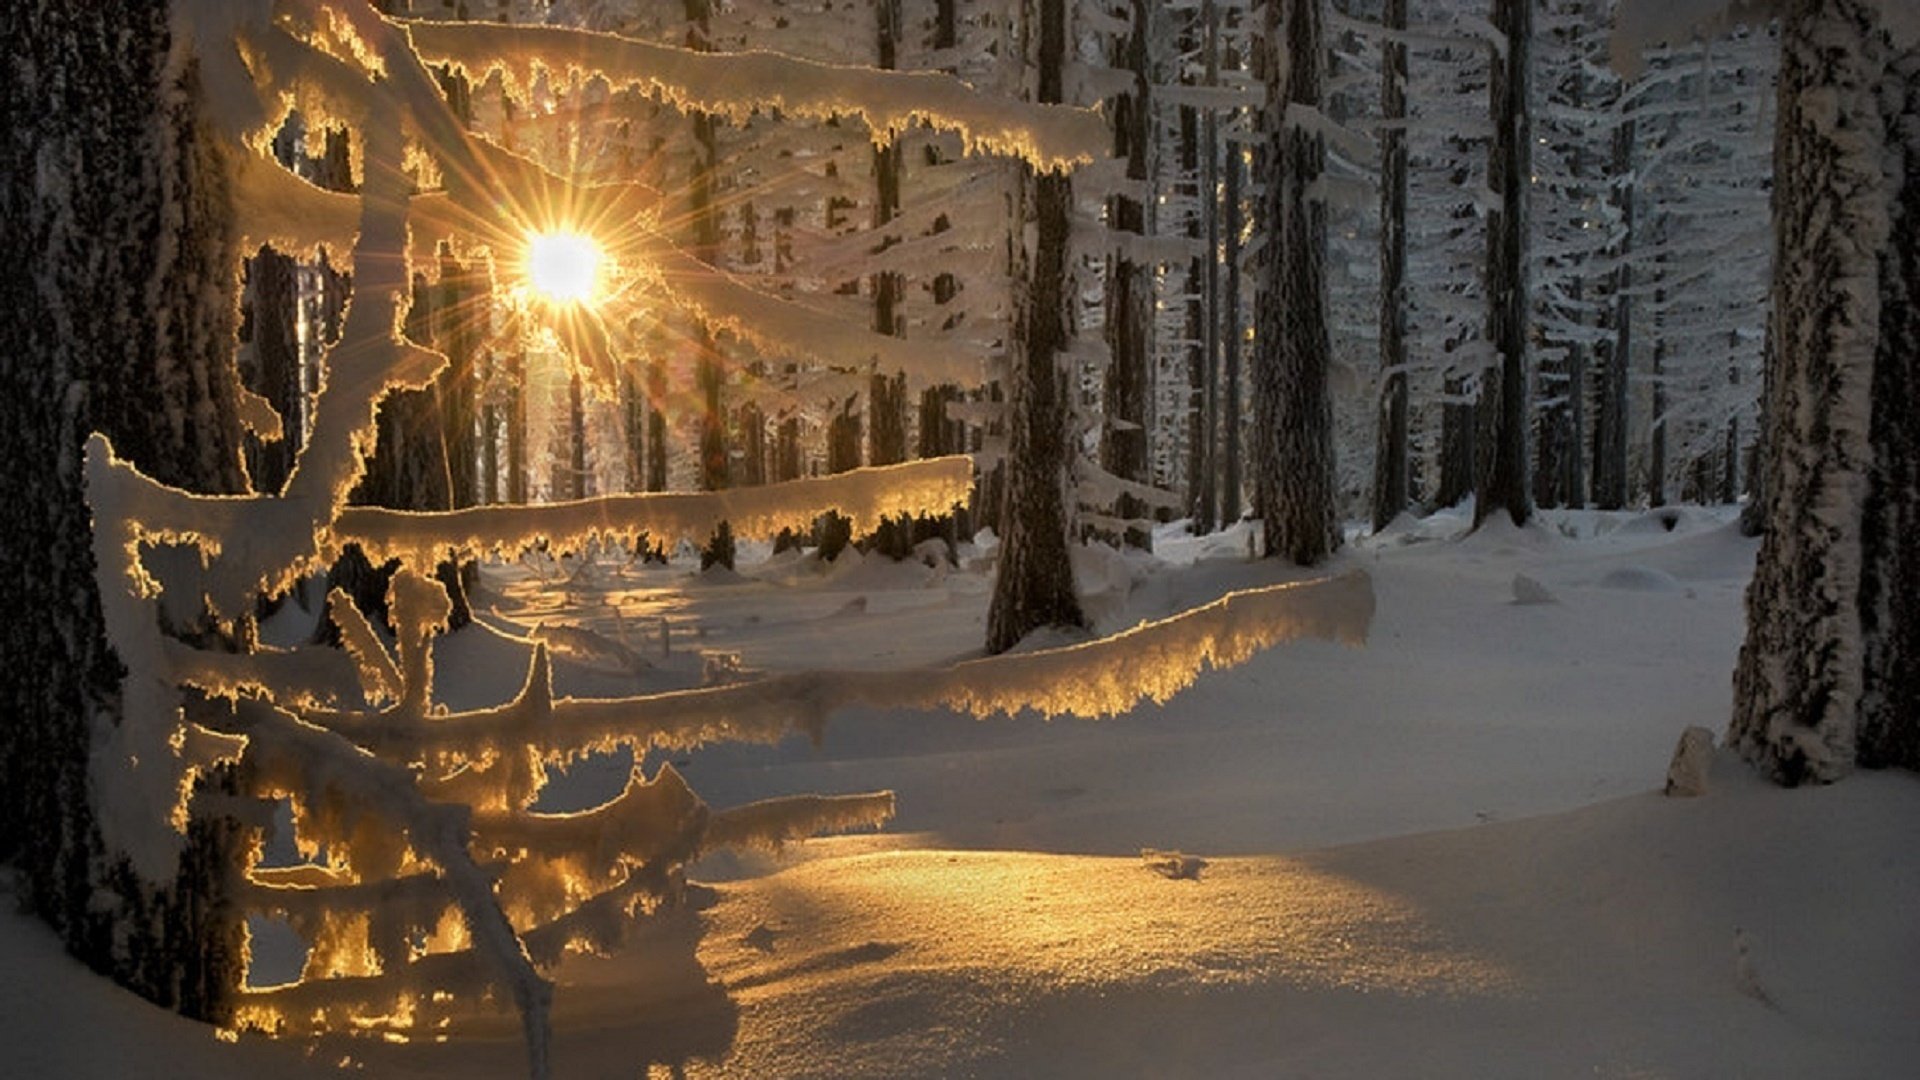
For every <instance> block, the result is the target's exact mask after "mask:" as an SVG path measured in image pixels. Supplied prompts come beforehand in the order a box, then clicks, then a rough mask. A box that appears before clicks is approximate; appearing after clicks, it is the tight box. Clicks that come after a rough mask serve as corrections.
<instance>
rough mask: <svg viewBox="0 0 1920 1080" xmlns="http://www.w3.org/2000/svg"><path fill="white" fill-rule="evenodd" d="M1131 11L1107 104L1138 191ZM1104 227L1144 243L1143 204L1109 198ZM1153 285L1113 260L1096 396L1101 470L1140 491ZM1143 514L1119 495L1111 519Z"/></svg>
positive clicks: (1148, 85) (1148, 141)
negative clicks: (1118, 77) (1117, 80)
mask: <svg viewBox="0 0 1920 1080" xmlns="http://www.w3.org/2000/svg"><path fill="white" fill-rule="evenodd" d="M1132 4H1133V8H1132V21H1133V26H1132V29H1131V31H1130V33H1129V34H1128V36H1127V41H1126V44H1125V47H1124V48H1123V49H1122V51H1121V55H1120V56H1118V57H1116V58H1115V61H1116V62H1115V66H1116V67H1121V68H1124V69H1126V70H1127V71H1129V72H1131V73H1132V74H1133V86H1132V89H1131V90H1130V91H1129V92H1127V93H1125V94H1121V95H1120V96H1118V97H1116V98H1115V99H1114V105H1113V152H1114V156H1115V157H1118V158H1124V159H1125V160H1126V163H1127V179H1128V180H1130V181H1133V182H1135V183H1136V184H1139V185H1141V186H1142V187H1143V188H1144V187H1145V185H1146V184H1147V180H1148V177H1149V176H1150V175H1151V171H1152V158H1151V154H1152V152H1153V106H1152V88H1153V80H1154V79H1155V78H1156V77H1157V73H1156V72H1155V71H1154V70H1153V65H1152V63H1151V60H1150V59H1149V57H1150V46H1151V44H1152V37H1151V35H1152V29H1153V28H1152V21H1153V18H1154V15H1153V10H1152V7H1151V5H1149V4H1148V2H1147V0H1132ZM1108 220H1109V221H1110V222H1111V225H1112V228H1113V229H1114V230H1115V231H1116V232H1121V233H1125V234H1127V235H1130V236H1142V235H1145V233H1146V231H1147V207H1146V203H1145V202H1144V201H1143V200H1142V199H1141V198H1139V197H1138V196H1137V195H1136V194H1129V193H1123V194H1118V195H1115V196H1113V198H1112V199H1111V200H1110V201H1109V204H1108ZM1123 243H1124V241H1123ZM1153 278H1154V268H1153V265H1152V264H1150V263H1141V262H1139V261H1137V259H1136V256H1135V255H1134V253H1133V252H1132V251H1131V250H1129V249H1127V248H1125V247H1123V248H1122V249H1121V251H1120V253H1119V254H1118V255H1117V256H1115V257H1114V259H1113V260H1112V263H1111V265H1110V267H1109V269H1108V272H1107V311H1106V316H1107V350H1108V353H1109V356H1110V359H1109V362H1108V365H1107V372H1106V379H1105V386H1104V388H1103V389H1104V392H1105V393H1104V396H1105V399H1106V415H1105V424H1104V425H1103V426H1102V428H1101V432H1100V465H1101V467H1102V468H1104V469H1106V470H1107V471H1108V472H1110V473H1112V474H1113V475H1115V476H1118V477H1120V478H1122V479H1125V480H1133V481H1136V482H1140V483H1145V482H1146V481H1147V479H1148V455H1147V408H1148V403H1149V398H1150V396H1151V394H1152V368H1153V314H1154V310H1153V308H1154V304H1153V301H1154V296H1153V291H1154V290H1153ZM1146 514H1147V507H1146V505H1145V504H1144V503H1143V502H1141V500H1139V499H1138V498H1136V497H1134V496H1132V495H1129V494H1122V495H1121V496H1120V497H1119V499H1118V500H1116V501H1115V503H1114V515H1115V516H1116V517H1119V518H1121V519H1123V520H1129V521H1131V520H1136V519H1140V518H1144V517H1145V516H1146ZM1122 540H1123V542H1125V543H1126V544H1129V545H1131V546H1134V547H1140V548H1149V547H1151V546H1152V544H1153V533H1152V531H1151V530H1148V529H1143V528H1136V527H1129V528H1127V529H1125V530H1124V531H1123V532H1122Z"/></svg>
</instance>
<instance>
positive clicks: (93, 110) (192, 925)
mask: <svg viewBox="0 0 1920 1080" xmlns="http://www.w3.org/2000/svg"><path fill="white" fill-rule="evenodd" d="M168 49H169V42H168V37H167V12H166V7H165V5H157V4H148V3H125V2H117V0H101V2H99V3H88V4H69V3H42V2H30V3H23V4H16V5H14V6H13V8H12V9H11V10H10V11H9V13H8V17H7V18H6V19H4V20H0V55H4V56H6V58H7V63H6V65H5V67H4V72H0V101H6V102H9V103H11V104H12V105H14V106H18V107H14V108H10V109H9V110H8V119H7V122H6V130H7V135H6V137H5V138H4V139H0V235H4V238H5V242H6V246H7V249H8V252H9V257H11V258H23V257H29V256H30V257H31V258H32V259H33V260H34V265H33V270H32V272H30V273H29V272H25V271H24V270H22V271H18V272H9V273H6V274H4V275H0V355H3V356H5V357H6V359H5V361H4V362H0V412H4V417H0V500H4V505H5V506H6V507H7V513H6V514H5V516H4V517H5V520H4V522H3V523H0V572H4V574H5V577H6V581H7V582H8V583H9V587H10V589H11V590H12V593H11V596H10V600H11V601H12V602H13V603H14V604H15V605H17V606H16V609H15V610H17V611H19V612H21V613H23V614H22V617H20V618H15V619H10V620H8V621H7V623H6V628H5V629H4V630H0V640H4V649H5V652H4V655H5V658H6V663H7V666H8V668H9V669H10V670H9V674H8V677H7V679H6V680H5V683H4V689H3V690H0V704H4V707H5V713H6V721H5V722H4V723H0V757H3V758H4V760H6V761H8V762H10V763H12V768H10V770H9V773H8V776H7V780H6V782H5V783H4V784H0V859H4V860H6V861H7V862H9V863H11V864H12V865H13V866H15V867H16V868H18V869H19V871H20V874H21V876H20V900H21V901H22V902H23V903H24V904H25V905H26V906H27V907H28V908H30V909H31V910H33V911H34V912H35V913H37V914H38V915H39V916H40V917H42V918H44V919H45V920H46V921H47V922H48V923H50V924H51V925H52V926H53V928H54V930H55V931H56V932H57V933H58V934H59V936H60V938H61V939H62V940H63V941H64V942H65V943H66V945H67V948H68V949H69V950H71V951H72V952H73V953H74V955H75V956H77V957H79V958H80V959H81V960H82V961H84V962H85V963H86V964H88V965H89V966H90V967H92V968H94V969H95V970H97V971H100V972H103V973H105V974H108V975H110V976H111V977H112V978H114V979H115V980H116V981H118V982H120V983H121V984H122V985H125V986H127V987H128V988H130V989H132V990H134V991H136V992H137V993H139V994H141V995H143V996H145V997H147V998H150V999H152V1000H153V1001H156V1002H158V1003H160V1004H162V1005H165V1006H167V1007H170V1008H173V1009H176V1010H178V1011H180V1012H183V1013H186V1014H188V1015H190V1016H195V1017H200V1018H203V1019H208V1020H214V1021H225V1020H227V1019H228V1018H229V1017H230V1015H231V1009H232V1005H233V1000H234V994H235V992H236V991H237V990H238V988H239V985H240V979H241V976H242V972H243V967H244V964H245V960H244V955H243V954H244V950H245V944H244V930H243V926H242V922H241V912H240V911H239V909H238V908H237V907H236V906H235V903H234V895H235V891H236V890H237V888H238V886H239V868H240V866H241V864H242V856H243V852H244V850H245V847H246V844H247V843H249V842H250V837H249V836H247V835H246V834H245V832H244V830H242V829H241V827H239V826H238V825H236V824H233V823H231V822H228V821H225V820H222V819H208V818H202V817H196V818H195V820H194V821H193V822H192V823H191V824H190V825H189V827H188V830H187V836H186V838H185V840H184V848H183V852H182V855H181V857H180V860H179V863H178V869H177V872H176V873H175V874H174V875H173V876H172V877H171V879H169V880H165V881H161V882H147V881H144V880H141V879H140V878H139V876H138V875H137V874H136V873H135V872H134V870H133V868H132V866H131V865H130V864H129V863H128V861H127V859H126V855H125V853H123V852H120V851H115V850H108V849H107V848H106V846H105V842H104V841H103V840H102V837H101V833H100V831H99V827H98V825H97V823H96V818H95V811H94V797H93V794H92V792H91V788H90V782H89V768H88V755H89V749H90V746H91V745H92V740H93V729H94V727H95V725H114V724H118V723H119V717H120V716H121V715H122V704H121V702H122V694H123V692H124V690H123V686H122V677H123V672H122V669H121V666H120V662H119V660H118V658H117V657H116V656H115V655H114V653H113V650H112V648H111V646H110V645H109V644H108V642H107V640H106V636H105V633H106V631H105V628H104V626H103V623H102V617H101V611H100V599H99V592H98V586H97V583H96V580H95V575H94V569H95V568H94V561H93V558H92V541H91V531H90V524H91V518H92V514H91V511H90V510H89V508H88V505H87V503H86V501H85V497H84V491H83V487H82V472H81V461H82V445H83V444H84V442H85V440H86V438H87V437H88V435H89V433H91V432H94V431H99V432H102V433H104V434H105V435H107V436H108V438H110V439H111V440H112V442H113V445H114V449H115V450H116V451H117V452H118V453H119V454H120V455H122V456H124V457H126V458H128V459H130V460H131V461H132V462H133V463H134V464H135V465H137V466H138V467H139V468H140V469H142V470H143V471H145V472H146V473H147V474H148V475H150V476H153V477H155V478H156V479H158V480H161V481H162V482H165V483H168V484H172V485H176V486H179V487H184V488H187V489H190V490H197V491H204V492H222V493H238V492H240V491H241V490H242V489H243V483H244V473H243V469H242V465H241V457H242V434H241V431H240V427H239V421H238V409H237V397H236V395H237V386H238V383H237V379H236V377H235V370H234V366H233V364H232V362H231V358H232V349H233V341H234V335H235V331H236V326H235V320H236V317H237V313H238V309H239V305H238V302H237V291H238V282H239V270H240V260H241V253H240V252H239V251H238V250H237V247H236V240H235V237H234V236H233V235H232V233H231V219H230V210H229V209H228V195H227V191H226V187H225V183H226V181H225V175H226V173H225V165H224V164H223V163H222V162H221V161H220V156H221V154H222V153H223V151H222V149H221V148H220V146H219V145H218V143H217V142H216V141H215V140H214V139H213V138H212V137H211V136H210V135H209V134H208V133H207V132H206V131H205V130H203V128H202V126H201V123H200V117H199V108H200V101H201V97H200V87H199V83H198V79H197V77H196V76H195V72H194V69H193V67H192V65H191V64H190V63H184V62H183V63H181V64H180V65H178V66H175V65H173V64H170V62H169V56H168ZM49 175H53V176H59V177H60V178H61V179H60V182H59V183H46V182H45V180H44V179H43V178H45V177H47V176H49ZM140 692H142V693H152V692H154V691H153V690H151V689H147V690H143V691H140ZM232 780H233V777H232V776H231V775H228V774H220V775H216V776H215V777H214V778H213V779H212V780H210V781H206V783H211V784H215V785H219V786H221V787H223V788H226V789H227V790H231V782H232ZM161 812H162V810H161V808H158V807H156V808H155V813H156V814H158V813H161Z"/></svg>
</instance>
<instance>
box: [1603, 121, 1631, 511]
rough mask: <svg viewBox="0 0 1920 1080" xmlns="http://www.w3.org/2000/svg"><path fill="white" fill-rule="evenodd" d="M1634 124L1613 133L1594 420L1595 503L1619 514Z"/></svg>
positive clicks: (1623, 486) (1623, 484)
mask: <svg viewBox="0 0 1920 1080" xmlns="http://www.w3.org/2000/svg"><path fill="white" fill-rule="evenodd" d="M1635 137H1636V136H1635V123H1634V120H1633V118H1632V117H1627V118H1626V119H1624V120H1622V121H1621V123H1620V126H1619V127H1618V128H1616V129H1615V130H1614V134H1613V175H1614V177H1615V179H1614V199H1615V201H1616V204H1617V206H1618V208H1619V213H1620V240H1619V243H1618V244H1617V245H1616V246H1615V248H1614V252H1613V257H1614V260H1615V262H1614V266H1615V269H1614V280H1613V298H1614V299H1613V304H1614V307H1613V350H1612V352H1611V353H1609V354H1608V356H1607V360H1606V364H1605V365H1604V366H1603V367H1602V368H1601V369H1600V394H1599V403H1598V404H1599V409H1598V411H1597V412H1596V413H1595V415H1594V422H1593V444H1594V445H1593V504H1594V505H1595V506H1597V507H1599V508H1600V509H1602V510H1618V509H1620V508H1621V507H1623V506H1625V505H1626V504H1627V405H1628V396H1627V390H1628V385H1629V383H1628V378H1627V376H1628V373H1629V372H1630V371H1631V370H1632V367H1633V295H1632V293H1633V258H1632V257H1633V250H1634V244H1633V240H1634V237H1633V212H1634V202H1635V199H1634V188H1635V186H1636V183H1637V182H1636V181H1635V179H1634V175H1633V164H1634V140H1635Z"/></svg>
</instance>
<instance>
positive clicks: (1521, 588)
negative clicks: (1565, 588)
mask: <svg viewBox="0 0 1920 1080" xmlns="http://www.w3.org/2000/svg"><path fill="white" fill-rule="evenodd" d="M1513 602H1514V603H1516V604H1552V603H1556V602H1557V598H1556V597H1555V596H1554V595H1553V594H1552V593H1551V592H1548V591H1547V587H1546V586H1545V585H1542V584H1540V583H1539V582H1538V581H1535V580H1534V579H1532V578H1530V577H1528V576H1527V575H1525V574H1515V575H1513Z"/></svg>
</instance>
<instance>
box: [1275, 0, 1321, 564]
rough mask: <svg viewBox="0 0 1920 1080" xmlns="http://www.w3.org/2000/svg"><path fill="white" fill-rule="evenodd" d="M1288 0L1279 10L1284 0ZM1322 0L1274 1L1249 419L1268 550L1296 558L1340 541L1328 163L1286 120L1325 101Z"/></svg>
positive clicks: (1312, 135)
mask: <svg viewBox="0 0 1920 1080" xmlns="http://www.w3.org/2000/svg"><path fill="white" fill-rule="evenodd" d="M1282 7H1284V8H1285V9H1286V11H1285V16H1284V18H1283V16H1282V13H1281V8H1282ZM1321 14H1322V12H1321V3H1320V0H1303V2H1300V3H1295V4H1288V5H1280V4H1270V5H1268V7H1267V31H1268V33H1267V39H1268V42H1269V48H1272V49H1275V50H1281V49H1284V50H1285V52H1284V55H1281V54H1279V53H1278V52H1276V53H1275V54H1274V55H1272V56H1270V57H1269V64H1268V68H1267V70H1268V72H1269V77H1270V78H1277V77H1278V76H1279V74H1280V73H1283V72H1284V73H1285V83H1284V85H1281V86H1270V87H1269V91H1268V101H1269V103H1270V104H1269V107H1268V114H1267V118H1266V124H1265V131H1266V138H1267V140H1268V145H1269V154H1268V157H1269V160H1270V161H1271V162H1272V166H1273V175H1272V176H1270V177H1269V178H1268V181H1267V190H1266V198H1265V200H1264V205H1265V209H1266V215H1265V216H1266V222H1267V224H1266V228H1267V244H1266V248H1265V249H1264V251H1263V253H1262V254H1263V257H1264V258H1265V263H1266V265H1265V269H1264V285H1265V288H1264V289H1263V292H1264V294H1265V299H1263V300H1262V301H1261V303H1260V305H1259V312H1258V314H1257V319H1258V331H1257V333H1256V334H1255V342H1256V344H1257V346H1258V348H1259V356H1258V364H1259V366H1258V368H1257V369H1256V371H1255V381H1254V427H1255V428H1256V430H1257V431H1258V436H1257V440H1258V445H1259V447H1260V457H1259V460H1258V462H1257V468H1258V478H1257V482H1258V484H1259V485H1260V492H1261V495H1260V507H1261V513H1262V514H1264V515H1265V518H1266V521H1265V525H1266V538H1265V553H1266V554H1267V555H1269V556H1278V557H1282V558H1286V559H1288V560H1290V561H1292V562H1293V563H1295V564H1296V565H1300V566H1312V565H1315V564H1316V563H1319V562H1322V561H1323V560H1325V559H1326V558H1327V557H1328V556H1329V555H1331V554H1332V553H1333V551H1334V550H1335V549H1336V548H1338V547H1339V546H1340V529H1339V523H1338V521H1337V519H1336V516H1335V510H1334V479H1333V397H1332V393H1331V391H1330V389H1329V387H1328V383H1327V378H1328V367H1329V364H1330V363H1331V354H1332V347H1331V345H1330V343H1329V340H1328V336H1327V283H1326V250H1327V223H1326V207H1325V206H1324V205H1323V204H1322V203H1320V202H1319V201H1317V199H1316V198H1315V196H1316V195H1317V192H1316V191H1315V189H1316V188H1317V187H1318V184H1319V180H1320V176H1321V173H1322V171H1323V170H1324V169H1325V166H1326V146H1325V142H1324V137H1323V136H1322V135H1321V134H1320V133H1319V132H1318V130H1316V129H1314V128H1312V127H1310V126H1308V125H1303V124H1300V123H1290V122H1288V119H1287V117H1288V114H1290V113H1297V112H1304V111H1317V110H1319V109H1320V107H1321V105H1322V103H1323V102H1324V100H1325V92H1326V57H1325V45H1324V39H1323V38H1322V36H1321Z"/></svg>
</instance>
